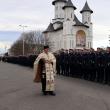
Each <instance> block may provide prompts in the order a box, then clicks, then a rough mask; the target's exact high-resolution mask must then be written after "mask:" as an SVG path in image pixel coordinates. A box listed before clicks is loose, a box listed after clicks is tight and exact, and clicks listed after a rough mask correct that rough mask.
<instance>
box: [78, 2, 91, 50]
mask: <svg viewBox="0 0 110 110" xmlns="http://www.w3.org/2000/svg"><path fill="white" fill-rule="evenodd" d="M80 13H81V14H82V23H83V24H85V25H87V26H89V29H88V35H87V38H86V47H88V48H91V47H93V24H92V22H91V14H92V13H93V11H92V10H91V9H90V7H89V5H88V3H87V1H86V3H85V5H84V7H83V9H82V10H81V11H80Z"/></svg>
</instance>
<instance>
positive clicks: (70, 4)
mask: <svg viewBox="0 0 110 110" xmlns="http://www.w3.org/2000/svg"><path fill="white" fill-rule="evenodd" d="M67 7H72V8H74V9H75V10H76V7H75V6H74V5H73V3H72V1H71V0H68V2H67V3H66V5H65V6H64V7H63V9H65V8H67Z"/></svg>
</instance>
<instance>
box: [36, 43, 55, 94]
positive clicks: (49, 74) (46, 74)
mask: <svg viewBox="0 0 110 110" xmlns="http://www.w3.org/2000/svg"><path fill="white" fill-rule="evenodd" d="M34 73H35V78H34V82H36V83H37V82H41V83H42V92H43V94H44V95H47V94H50V95H53V96H55V95H56V94H55V92H54V91H55V79H54V78H55V75H56V58H55V56H54V55H53V54H52V53H51V52H49V46H48V45H47V46H44V50H43V52H42V53H40V54H39V55H38V57H37V58H36V60H35V62H34Z"/></svg>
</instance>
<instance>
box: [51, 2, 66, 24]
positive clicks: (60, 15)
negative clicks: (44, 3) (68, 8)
mask: <svg viewBox="0 0 110 110" xmlns="http://www.w3.org/2000/svg"><path fill="white" fill-rule="evenodd" d="M66 2H67V1H66V0H54V1H53V2H52V5H54V7H55V9H54V10H55V15H54V19H53V23H55V22H59V21H60V22H62V21H63V19H64V11H63V9H62V8H63V7H64V6H65V4H66Z"/></svg>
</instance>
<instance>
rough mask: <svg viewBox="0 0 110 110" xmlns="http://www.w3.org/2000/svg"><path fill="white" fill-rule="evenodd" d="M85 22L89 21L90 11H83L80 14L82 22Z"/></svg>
mask: <svg viewBox="0 0 110 110" xmlns="http://www.w3.org/2000/svg"><path fill="white" fill-rule="evenodd" d="M86 22H87V23H89V24H90V22H91V13H90V12H83V14H82V23H86ZM89 24H88V25H89Z"/></svg>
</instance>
